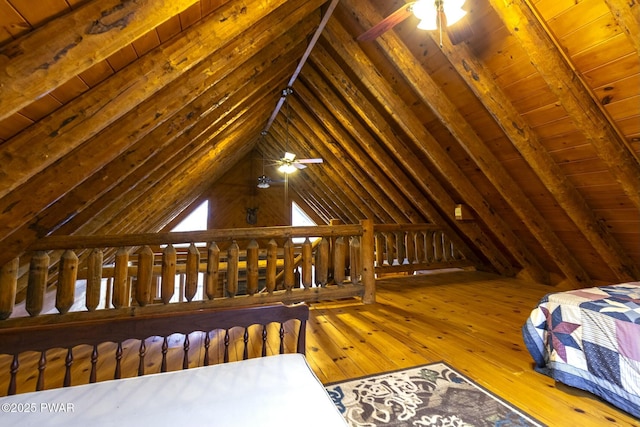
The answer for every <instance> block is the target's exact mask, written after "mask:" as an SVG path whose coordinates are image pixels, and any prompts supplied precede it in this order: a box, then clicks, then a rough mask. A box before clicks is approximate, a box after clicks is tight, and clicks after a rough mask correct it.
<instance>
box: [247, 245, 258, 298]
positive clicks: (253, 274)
mask: <svg viewBox="0 0 640 427" xmlns="http://www.w3.org/2000/svg"><path fill="white" fill-rule="evenodd" d="M259 249H260V247H259V246H258V242H256V241H255V239H252V240H251V241H250V242H249V244H248V245H247V294H249V295H253V294H255V293H256V292H258V272H259V271H258V251H259Z"/></svg>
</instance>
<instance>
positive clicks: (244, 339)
mask: <svg viewBox="0 0 640 427" xmlns="http://www.w3.org/2000/svg"><path fill="white" fill-rule="evenodd" d="M242 343H243V346H242V360H247V359H248V358H249V328H244V334H243V335H242Z"/></svg>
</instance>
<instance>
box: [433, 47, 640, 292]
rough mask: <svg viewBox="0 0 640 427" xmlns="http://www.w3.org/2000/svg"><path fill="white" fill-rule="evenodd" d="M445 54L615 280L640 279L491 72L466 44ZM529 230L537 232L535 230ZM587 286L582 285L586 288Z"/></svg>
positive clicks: (554, 253) (553, 253)
mask: <svg viewBox="0 0 640 427" xmlns="http://www.w3.org/2000/svg"><path fill="white" fill-rule="evenodd" d="M443 51H444V52H445V54H446V55H447V57H448V58H449V60H450V61H451V63H452V65H453V66H454V67H455V68H456V70H457V71H458V73H459V74H460V75H461V76H462V77H463V78H464V79H465V81H466V82H467V85H468V86H469V88H470V89H471V90H473V92H474V93H475V94H476V96H478V99H480V100H481V101H482V103H483V105H484V106H485V107H486V108H487V110H488V111H489V112H490V113H491V115H492V116H493V117H494V118H495V120H496V122H497V123H498V124H499V125H500V127H501V128H502V130H503V131H504V132H505V134H506V135H507V136H508V137H509V139H510V140H511V142H512V143H513V144H514V146H515V147H516V148H517V149H518V151H519V152H520V154H521V155H522V156H523V158H524V159H525V160H526V161H527V163H528V164H529V166H530V167H531V168H532V170H533V171H534V172H535V173H536V175H537V176H538V177H539V178H540V180H541V181H542V182H543V183H544V185H545V187H546V188H547V190H548V191H549V192H550V193H551V194H552V195H553V197H554V198H555V199H556V201H557V202H558V204H559V205H560V206H561V207H562V208H563V210H564V211H565V213H566V214H567V215H568V216H569V217H570V218H571V220H572V221H573V222H574V224H575V225H576V226H577V228H578V229H579V230H580V232H581V233H582V234H583V235H584V236H585V238H586V239H587V240H588V241H589V242H590V243H591V245H592V246H593V248H594V249H595V250H596V251H597V252H598V254H599V255H600V257H602V259H603V260H604V261H605V262H606V264H607V265H609V267H610V268H611V269H612V270H613V271H614V273H615V274H616V277H618V279H619V280H621V281H630V280H634V278H635V279H638V278H639V277H640V276H639V274H640V271H639V270H638V267H637V266H635V265H634V263H633V262H632V261H631V259H630V258H629V257H628V256H627V255H626V254H625V253H624V250H623V249H622V247H621V246H620V245H619V244H618V242H617V241H616V240H615V239H614V238H613V236H612V235H611V234H610V233H609V232H608V231H607V229H606V228H605V227H604V224H603V223H602V221H601V220H600V218H598V217H596V215H595V214H594V212H593V210H592V209H591V208H590V207H589V206H588V204H587V203H586V201H585V200H584V198H583V197H582V195H581V194H580V192H579V191H578V190H577V189H576V188H575V187H574V186H573V185H572V184H571V181H569V180H568V179H567V178H566V176H565V174H564V173H563V171H562V169H561V168H560V166H558V164H557V163H556V162H555V161H554V159H553V157H552V156H551V155H550V154H549V152H548V151H547V150H546V149H545V147H544V146H543V145H542V144H541V143H540V141H539V140H538V137H537V135H536V133H535V132H534V131H533V130H532V129H531V127H530V126H529V124H528V122H527V121H526V120H525V119H524V118H523V117H522V116H521V115H520V114H519V113H518V111H517V110H516V108H515V107H514V106H513V104H511V102H510V100H509V98H508V97H507V96H506V95H505V94H504V93H503V92H502V90H501V89H500V87H499V86H498V85H497V84H496V83H495V81H494V80H493V78H492V75H491V72H490V71H489V70H488V69H487V68H486V67H485V66H484V65H483V63H482V62H481V61H480V60H479V59H478V58H477V57H475V55H474V54H473V52H471V50H470V49H468V48H467V47H466V46H465V45H464V44H459V45H456V46H454V45H452V44H451V43H450V42H449V41H448V40H444V41H443ZM525 223H526V221H525ZM529 228H530V229H532V230H535V228H532V227H529ZM547 252H549V254H550V256H551V258H553V259H554V260H556V259H557V257H558V256H563V255H562V254H561V253H558V252H552V251H549V250H547ZM576 279H577V280H578V281H579V280H580V277H576ZM587 284H588V283H582V285H583V286H584V285H587Z"/></svg>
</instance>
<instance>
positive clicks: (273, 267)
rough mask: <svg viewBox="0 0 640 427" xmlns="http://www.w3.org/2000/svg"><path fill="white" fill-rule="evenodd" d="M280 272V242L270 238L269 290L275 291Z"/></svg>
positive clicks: (267, 281) (268, 246)
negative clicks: (277, 276) (277, 275)
mask: <svg viewBox="0 0 640 427" xmlns="http://www.w3.org/2000/svg"><path fill="white" fill-rule="evenodd" d="M277 273H278V244H277V243H276V241H275V240H273V239H271V240H269V243H267V273H266V274H267V278H266V287H267V292H269V293H270V294H272V293H273V291H275V289H276V274H277Z"/></svg>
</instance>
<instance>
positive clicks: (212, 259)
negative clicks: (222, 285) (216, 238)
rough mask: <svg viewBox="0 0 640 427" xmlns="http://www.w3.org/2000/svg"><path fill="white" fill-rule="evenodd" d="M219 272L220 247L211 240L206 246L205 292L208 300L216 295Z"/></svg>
mask: <svg viewBox="0 0 640 427" xmlns="http://www.w3.org/2000/svg"><path fill="white" fill-rule="evenodd" d="M219 272H220V248H219V247H218V245H217V244H216V242H211V243H210V244H209V247H208V248H207V275H206V291H207V292H206V293H207V298H209V299H210V300H212V299H214V298H215V297H216V296H217V291H218V281H219V274H220V273H219Z"/></svg>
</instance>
